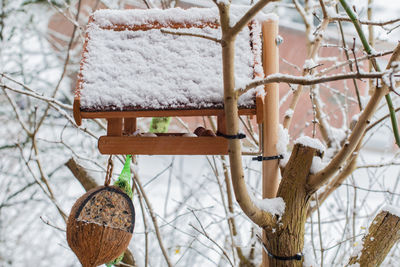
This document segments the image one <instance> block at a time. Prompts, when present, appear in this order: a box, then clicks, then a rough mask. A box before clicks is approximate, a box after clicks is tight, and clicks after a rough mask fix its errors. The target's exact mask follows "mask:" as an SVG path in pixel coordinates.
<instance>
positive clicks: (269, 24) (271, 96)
mask: <svg viewBox="0 0 400 267" xmlns="http://www.w3.org/2000/svg"><path fill="white" fill-rule="evenodd" d="M262 33H263V41H264V42H263V68H264V74H265V76H267V75H270V74H273V73H277V72H279V53H278V46H277V44H276V39H277V37H278V23H277V21H274V20H269V21H265V22H264V23H263V24H262ZM264 89H265V91H266V94H265V98H264V104H265V105H264V116H263V120H264V126H263V133H262V134H263V155H264V156H275V155H277V151H276V144H277V143H278V127H279V116H278V115H279V85H278V84H277V83H271V84H267V85H265V87H264ZM262 164H263V168H262V170H263V183H262V184H263V198H274V197H275V196H276V193H277V191H278V186H279V181H278V174H279V173H278V172H279V168H278V160H267V161H263V163H262ZM263 236H264V242H266V236H265V234H264V235H263ZM268 261H269V259H268V255H267V254H266V253H265V251H263V262H262V266H263V267H268V266H269V262H268Z"/></svg>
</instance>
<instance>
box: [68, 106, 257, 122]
mask: <svg viewBox="0 0 400 267" xmlns="http://www.w3.org/2000/svg"><path fill="white" fill-rule="evenodd" d="M74 103H75V102H74ZM238 113H239V115H256V108H242V109H239V110H238ZM75 114H77V117H75ZM222 115H224V109H176V110H172V109H168V110H133V111H96V112H87V111H86V112H85V111H79V113H78V112H77V113H75V108H74V118H75V120H77V119H80V120H82V119H96V118H97V119H112V118H138V117H194V116H222Z"/></svg>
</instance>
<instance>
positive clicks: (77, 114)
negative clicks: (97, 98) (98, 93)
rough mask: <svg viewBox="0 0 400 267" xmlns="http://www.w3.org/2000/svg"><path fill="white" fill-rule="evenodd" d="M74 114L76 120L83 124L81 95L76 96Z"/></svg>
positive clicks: (77, 122)
mask: <svg viewBox="0 0 400 267" xmlns="http://www.w3.org/2000/svg"><path fill="white" fill-rule="evenodd" d="M73 115H74V120H75V122H76V124H77V125H78V126H81V125H82V115H81V100H80V98H79V97H75V98H74V104H73Z"/></svg>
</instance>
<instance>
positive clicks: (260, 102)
mask: <svg viewBox="0 0 400 267" xmlns="http://www.w3.org/2000/svg"><path fill="white" fill-rule="evenodd" d="M256 119H257V124H261V123H263V122H264V96H261V95H258V96H257V97H256Z"/></svg>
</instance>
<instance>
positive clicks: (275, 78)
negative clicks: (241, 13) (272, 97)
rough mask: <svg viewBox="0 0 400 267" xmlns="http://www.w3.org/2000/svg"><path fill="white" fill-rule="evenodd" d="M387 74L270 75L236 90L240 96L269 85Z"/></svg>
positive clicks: (323, 81) (378, 76)
mask: <svg viewBox="0 0 400 267" xmlns="http://www.w3.org/2000/svg"><path fill="white" fill-rule="evenodd" d="M385 73H386V72H372V73H358V72H350V73H346V74H337V75H331V76H322V77H315V78H308V77H303V76H293V75H286V74H281V73H277V74H271V75H268V76H267V77H266V78H265V79H262V80H258V81H254V82H251V83H249V84H248V85H246V86H245V87H244V88H239V89H236V91H237V92H238V94H239V95H242V94H244V93H245V92H247V91H248V90H250V89H252V88H255V87H257V86H260V85H264V84H268V83H290V84H299V85H314V84H319V83H327V82H333V81H339V80H346V79H375V78H382V77H383V75H384V74H385Z"/></svg>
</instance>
